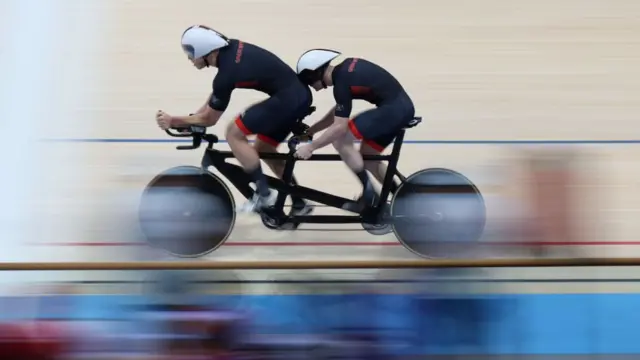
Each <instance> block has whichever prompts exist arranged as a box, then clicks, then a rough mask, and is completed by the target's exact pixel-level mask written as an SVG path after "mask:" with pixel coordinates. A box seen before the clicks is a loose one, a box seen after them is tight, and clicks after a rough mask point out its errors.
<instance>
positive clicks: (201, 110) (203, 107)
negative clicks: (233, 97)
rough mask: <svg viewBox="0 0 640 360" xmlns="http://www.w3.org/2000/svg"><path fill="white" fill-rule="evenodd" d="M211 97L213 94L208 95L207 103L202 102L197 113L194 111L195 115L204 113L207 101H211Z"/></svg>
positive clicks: (207, 103) (207, 105)
mask: <svg viewBox="0 0 640 360" xmlns="http://www.w3.org/2000/svg"><path fill="white" fill-rule="evenodd" d="M212 95H213V92H212V93H211V94H209V96H207V101H205V102H204V104H202V106H200V109H198V111H196V112H195V113H196V114H200V113H203V112H205V110H207V107H209V101H210V100H211V96H212Z"/></svg>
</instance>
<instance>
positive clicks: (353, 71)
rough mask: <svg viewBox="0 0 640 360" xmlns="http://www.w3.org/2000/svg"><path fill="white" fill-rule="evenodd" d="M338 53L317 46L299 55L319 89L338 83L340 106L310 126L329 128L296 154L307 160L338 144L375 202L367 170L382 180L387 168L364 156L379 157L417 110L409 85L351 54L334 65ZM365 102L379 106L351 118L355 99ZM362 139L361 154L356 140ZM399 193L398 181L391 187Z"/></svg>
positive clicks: (300, 67)
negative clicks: (332, 63)
mask: <svg viewBox="0 0 640 360" xmlns="http://www.w3.org/2000/svg"><path fill="white" fill-rule="evenodd" d="M339 55H340V53H339V52H337V51H333V50H325V49H313V50H309V51H307V52H305V53H304V54H302V56H301V57H300V59H298V64H297V72H298V76H300V79H301V80H302V81H303V82H304V83H305V84H307V85H309V86H311V87H313V88H314V89H315V90H316V91H319V90H322V89H326V88H327V87H329V86H333V97H334V99H335V102H336V105H335V106H334V107H333V108H332V109H331V110H330V111H329V112H328V113H327V114H326V115H325V116H324V117H323V118H322V119H321V120H320V121H318V122H317V123H315V124H314V125H312V126H311V127H310V129H309V133H310V134H312V135H313V134H314V133H317V132H319V131H322V130H324V129H327V128H328V129H327V131H325V132H324V133H323V134H322V135H321V136H319V137H317V138H316V139H315V140H313V141H312V142H311V143H309V144H306V145H303V146H301V147H299V148H298V150H297V152H296V156H297V157H298V158H301V159H308V158H309V157H310V156H311V154H312V153H313V151H315V150H317V149H320V148H323V147H325V146H327V145H329V144H333V146H334V147H335V149H336V150H337V151H338V153H339V154H340V156H341V158H342V160H343V161H344V162H345V163H346V164H347V166H348V167H349V168H350V169H351V170H352V171H353V172H354V173H355V174H356V176H357V177H358V179H360V181H361V182H362V186H363V193H362V195H363V196H362V199H363V200H364V201H365V205H370V204H371V203H372V202H373V201H375V199H376V193H375V190H374V189H373V187H372V185H371V183H370V182H369V177H368V176H367V173H366V171H365V169H366V170H369V171H370V172H371V173H372V174H373V175H374V176H375V177H376V179H378V181H380V182H381V183H382V182H383V179H384V177H385V174H386V170H387V166H386V164H384V163H383V162H382V161H366V162H364V161H363V159H362V154H369V155H378V154H380V153H382V152H383V151H384V149H385V148H386V147H387V146H389V144H391V143H392V142H393V140H394V139H395V137H396V136H397V135H398V134H399V132H400V131H401V130H402V129H403V128H404V127H405V126H407V125H409V123H410V122H411V121H412V120H413V117H414V115H415V109H414V106H413V102H412V101H411V99H410V98H409V95H407V93H406V92H405V90H404V88H403V87H402V85H400V83H399V82H398V80H396V78H395V77H393V75H391V74H390V73H389V72H387V71H386V70H385V69H383V68H382V67H380V66H378V65H376V64H374V63H372V62H369V61H367V60H364V59H360V58H347V59H345V60H343V61H342V62H341V63H339V64H337V65H335V66H331V65H330V62H331V61H332V60H333V59H335V58H336V57H338V56H339ZM356 99H361V100H365V101H367V102H369V103H371V104H373V105H375V106H376V108H374V109H370V110H367V111H364V112H362V113H360V114H358V115H356V116H355V117H353V118H352V119H349V117H350V115H351V108H352V103H353V100H356ZM355 139H359V140H362V145H361V147H360V152H358V150H357V149H356V147H355V145H354V140H355ZM391 191H392V192H395V184H394V186H393V187H392V190H391Z"/></svg>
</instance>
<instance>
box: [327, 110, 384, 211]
mask: <svg viewBox="0 0 640 360" xmlns="http://www.w3.org/2000/svg"><path fill="white" fill-rule="evenodd" d="M376 110H377V109H373V110H368V111H365V112H362V113H360V114H358V115H357V116H356V117H355V118H354V120H351V121H350V122H349V130H350V131H349V132H348V133H347V134H345V136H343V137H341V138H339V139H337V140H335V141H334V142H333V147H334V148H335V149H336V151H337V152H338V154H340V157H341V158H342V161H344V163H345V164H346V165H347V167H349V169H351V171H352V172H353V173H354V174H355V175H356V176H357V177H358V179H359V180H360V182H361V183H362V188H363V191H362V199H363V200H364V201H365V203H372V202H373V201H375V199H376V194H375V189H374V187H373V185H372V184H371V181H370V179H369V176H368V175H367V172H366V169H365V167H364V160H363V159H362V155H361V154H360V152H359V151H358V149H357V148H356V146H355V143H354V141H355V139H356V138H360V136H361V134H360V132H359V131H358V129H357V127H356V125H355V124H354V121H355V120H356V119H358V120H357V121H358V122H360V123H369V122H371V121H375V120H374V119H375V118H376Z"/></svg>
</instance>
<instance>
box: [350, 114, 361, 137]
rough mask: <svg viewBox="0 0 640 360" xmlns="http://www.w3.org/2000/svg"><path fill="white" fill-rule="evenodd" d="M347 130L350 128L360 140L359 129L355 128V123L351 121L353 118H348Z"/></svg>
mask: <svg viewBox="0 0 640 360" xmlns="http://www.w3.org/2000/svg"><path fill="white" fill-rule="evenodd" d="M349 130H351V133H352V134H353V136H355V138H356V139H358V140H362V134H360V131H358V128H356V124H354V123H353V119H351V120H349Z"/></svg>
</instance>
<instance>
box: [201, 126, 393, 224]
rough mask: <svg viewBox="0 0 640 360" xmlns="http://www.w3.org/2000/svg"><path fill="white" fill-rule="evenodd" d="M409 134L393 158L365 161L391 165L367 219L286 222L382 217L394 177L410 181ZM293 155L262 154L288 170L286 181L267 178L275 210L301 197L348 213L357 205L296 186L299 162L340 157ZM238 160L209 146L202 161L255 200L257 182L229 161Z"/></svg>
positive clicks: (310, 219) (330, 218)
mask: <svg viewBox="0 0 640 360" xmlns="http://www.w3.org/2000/svg"><path fill="white" fill-rule="evenodd" d="M404 134H405V130H402V131H401V133H400V134H398V136H397V137H396V139H395V142H394V144H393V148H392V150H391V154H389V155H363V159H364V160H365V161H367V160H382V161H388V167H387V173H386V175H385V178H384V182H383V184H382V190H381V194H380V201H378V203H377V204H376V205H375V206H374V207H373V208H372V209H371V212H370V213H367V214H366V216H364V215H362V214H358V215H306V216H288V215H285V220H284V221H285V222H294V223H315V224H328V223H330V224H351V223H361V222H363V221H366V219H365V218H370V217H371V218H376V217H377V216H378V214H380V212H381V210H382V208H383V205H385V204H386V199H387V197H388V196H389V194H390V192H391V185H392V182H393V178H394V176H398V178H399V179H400V181H401V182H402V181H404V180H405V179H406V178H405V177H404V176H403V175H402V174H400V172H399V171H398V170H397V164H398V159H399V157H400V150H401V148H402V142H403V140H404ZM289 148H290V149H289V153H260V154H259V155H260V158H261V159H273V160H283V161H285V169H284V174H283V179H282V180H281V179H278V178H275V177H273V176H268V175H265V176H266V178H267V181H268V183H269V186H270V187H271V188H273V189H276V190H278V199H277V201H276V205H275V206H274V209H275V210H276V211H278V212H281V211H283V209H284V203H285V200H286V198H287V196H288V195H293V196H298V197H300V198H303V199H308V200H311V201H314V202H317V203H320V204H323V205H327V206H330V207H334V208H338V209H344V207H345V205H348V204H353V205H356V204H357V202H356V201H355V200H351V199H347V198H344V197H340V196H336V195H333V194H330V193H327V192H323V191H318V190H314V189H311V188H309V187H306V186H302V185H293V184H292V178H293V169H294V167H295V164H296V163H297V162H298V161H341V160H342V159H341V158H340V155H337V154H336V155H330V154H317V155H312V156H311V157H310V158H309V159H307V160H299V159H297V158H296V157H295V156H294V153H295V147H292V146H291V143H290V146H289ZM229 158H235V156H234V155H233V153H232V152H231V151H220V150H217V149H213V142H209V146H207V150H206V151H205V153H204V155H203V157H202V162H201V164H202V168H203V169H204V170H207V169H208V168H209V167H210V166H212V167H214V168H216V169H217V170H218V171H219V172H220V174H222V175H223V176H224V177H226V178H227V179H228V180H229V182H231V184H233V186H235V188H236V189H238V191H240V193H242V195H244V196H245V197H246V198H250V197H251V196H253V193H254V190H253V189H252V188H251V187H250V186H249V184H250V183H251V182H253V180H252V179H251V178H250V176H249V175H248V174H247V173H246V172H245V171H244V169H243V168H242V167H241V166H239V165H236V164H231V163H228V162H227V161H226V159H229Z"/></svg>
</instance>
